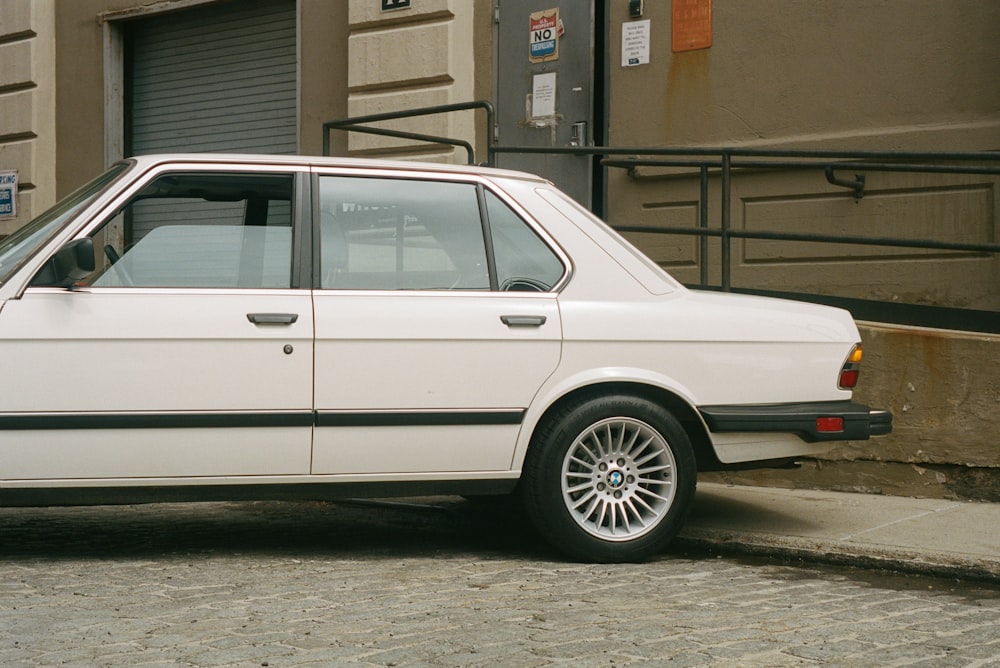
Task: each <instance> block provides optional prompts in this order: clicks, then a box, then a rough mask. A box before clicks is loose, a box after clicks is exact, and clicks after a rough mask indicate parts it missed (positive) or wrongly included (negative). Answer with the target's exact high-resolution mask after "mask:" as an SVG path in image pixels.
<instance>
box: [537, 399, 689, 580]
mask: <svg viewBox="0 0 1000 668" xmlns="http://www.w3.org/2000/svg"><path fill="white" fill-rule="evenodd" d="M696 475H697V467H696V465H695V457H694V451H693V449H692V447H691V441H690V439H689V438H688V435H687V433H686V432H685V431H684V428H683V427H682V426H681V424H680V423H679V422H678V421H677V419H676V418H675V417H674V416H673V415H672V414H671V413H670V411H668V410H667V409H666V408H664V407H663V406H661V405H659V404H657V403H655V402H653V401H650V400H648V399H645V398H641V397H636V396H629V395H612V396H599V397H592V398H590V399H587V400H584V401H582V402H579V403H575V404H573V405H571V406H568V407H564V408H562V409H557V410H556V413H555V414H553V415H552V416H550V418H549V419H547V420H546V421H545V422H544V424H543V425H542V426H541V427H540V428H539V430H538V432H536V435H535V437H534V438H533V439H532V444H531V447H530V449H529V451H528V456H527V458H526V460H525V465H524V470H523V474H522V487H521V491H522V494H523V495H524V504H525V508H526V510H527V512H528V514H529V516H530V517H531V518H532V521H533V522H534V523H535V525H536V526H537V528H538V530H539V531H540V532H541V534H542V535H543V536H545V537H547V539H548V540H549V541H550V542H551V543H552V544H553V546H555V547H556V548H557V549H559V550H561V551H562V552H564V553H565V554H566V555H567V556H569V557H571V558H573V559H577V560H582V561H588V562H599V563H605V562H629V561H640V560H642V559H645V558H647V557H649V556H650V555H652V554H654V553H657V552H659V551H661V550H662V549H663V548H664V547H665V546H666V545H667V543H668V542H669V541H670V539H672V538H673V537H674V536H675V535H676V534H677V532H678V531H679V530H680V528H681V526H682V524H683V523H684V520H685V519H686V517H687V514H688V511H689V509H690V506H691V503H692V500H693V498H694V491H695V484H696Z"/></svg>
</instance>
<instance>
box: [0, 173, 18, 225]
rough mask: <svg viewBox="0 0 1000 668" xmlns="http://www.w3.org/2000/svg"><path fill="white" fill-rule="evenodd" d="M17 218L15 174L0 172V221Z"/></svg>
mask: <svg viewBox="0 0 1000 668" xmlns="http://www.w3.org/2000/svg"><path fill="white" fill-rule="evenodd" d="M16 216H17V172H16V171H7V172H0V220H2V219H5V218H14V217H16Z"/></svg>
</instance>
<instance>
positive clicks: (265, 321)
mask: <svg viewBox="0 0 1000 668" xmlns="http://www.w3.org/2000/svg"><path fill="white" fill-rule="evenodd" d="M298 319H299V314H298V313H247V320H249V321H250V322H252V323H253V324H255V325H291V324H292V323H293V322H295V321H296V320H298Z"/></svg>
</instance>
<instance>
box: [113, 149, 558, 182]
mask: <svg viewBox="0 0 1000 668" xmlns="http://www.w3.org/2000/svg"><path fill="white" fill-rule="evenodd" d="M128 159H129V160H132V161H135V163H136V164H137V165H138V166H139V167H141V168H143V169H146V168H150V167H155V166H158V165H162V164H170V163H185V164H191V163H206V164H213V165H226V164H234V165H237V164H240V165H277V166H281V165H296V166H303V165H309V166H313V167H340V168H348V169H373V170H374V169H393V170H405V171H418V172H429V173H440V174H464V175H473V176H481V177H485V178H507V179H521V180H529V181H537V182H539V183H548V182H549V181H548V180H547V179H544V178H542V177H540V176H538V175H536V174H529V173H527V172H519V171H514V170H509V169H498V168H495V167H481V166H477V165H457V164H450V163H438V162H420V161H416V160H383V159H377V158H342V157H332V156H317V155H277V154H275V155H271V154H260V153H158V154H148V155H136V156H132V157H130V158H128Z"/></svg>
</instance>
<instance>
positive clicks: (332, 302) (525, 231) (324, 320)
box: [312, 173, 568, 475]
mask: <svg viewBox="0 0 1000 668" xmlns="http://www.w3.org/2000/svg"><path fill="white" fill-rule="evenodd" d="M316 189H317V192H318V198H317V200H318V206H317V207H316V210H317V211H318V221H317V222H318V227H319V230H318V233H317V236H318V237H319V242H320V243H319V249H320V251H319V257H318V258H316V261H317V264H318V267H319V289H317V290H316V292H315V299H314V305H315V317H316V369H315V376H316V399H315V401H316V404H315V405H316V409H317V430H316V434H315V439H314V448H313V463H312V471H313V473H314V474H345V475H347V474H353V475H364V474H403V475H405V474H420V473H433V472H480V471H481V472H485V471H502V470H508V469H509V468H510V466H511V459H512V456H513V451H514V445H515V441H516V439H517V435H518V432H519V430H520V426H521V420H522V417H523V414H524V411H525V408H526V407H527V406H528V405H529V403H530V402H531V400H532V397H533V396H534V394H535V393H536V392H537V390H538V388H539V387H540V386H541V385H542V383H543V382H544V381H545V379H546V378H547V377H548V376H549V375H550V374H551V373H552V372H553V371H554V370H555V368H556V366H557V365H558V362H559V355H560V348H561V326H560V320H559V311H558V303H557V295H556V292H555V288H556V287H557V286H558V285H559V284H560V282H561V281H562V280H563V279H564V277H565V275H566V267H567V266H568V265H567V263H566V262H565V260H564V259H563V258H562V257H561V256H560V255H559V254H558V252H557V251H556V250H554V249H553V248H552V247H551V246H550V245H549V244H547V243H546V242H545V241H544V240H543V238H542V237H541V236H540V235H539V234H538V233H536V231H535V230H534V229H533V228H532V227H531V226H530V225H529V224H528V223H526V222H525V221H524V220H522V219H521V218H519V217H518V215H517V214H516V213H515V212H514V211H513V209H511V207H510V206H508V205H507V204H505V203H504V202H503V201H502V200H501V198H500V197H499V196H497V195H496V194H494V193H492V192H490V191H489V190H488V189H487V188H485V187H484V185H483V184H481V183H477V182H475V181H474V180H472V179H471V178H470V179H466V180H462V179H460V178H458V177H455V178H452V179H445V178H436V179H435V178H428V177H424V178H420V177H418V176H414V175H412V174H400V175H398V176H393V175H391V174H390V175H386V174H384V173H383V174H382V175H381V176H379V177H373V176H365V175H362V174H350V173H341V174H337V173H322V174H320V175H319V176H318V177H317V186H316ZM487 214H489V215H487ZM491 223H492V227H491ZM508 228H510V229H508ZM510 238H513V239H517V240H519V241H518V242H517V243H515V245H517V244H518V243H519V244H520V246H521V248H519V249H518V251H519V252H515V251H513V250H511V249H509V248H508V247H507V245H505V244H507V243H508V241H509V239H510Z"/></svg>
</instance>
